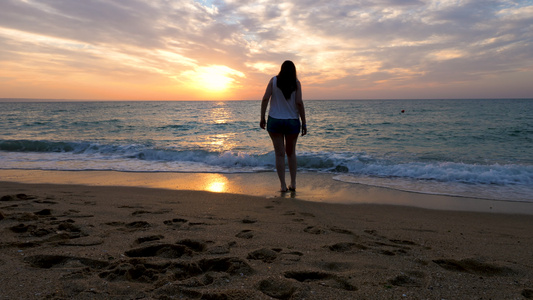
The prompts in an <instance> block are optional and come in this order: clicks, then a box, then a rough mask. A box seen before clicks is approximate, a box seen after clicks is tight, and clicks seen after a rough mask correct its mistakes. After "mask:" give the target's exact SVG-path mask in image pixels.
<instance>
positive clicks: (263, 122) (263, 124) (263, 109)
mask: <svg viewBox="0 0 533 300" xmlns="http://www.w3.org/2000/svg"><path fill="white" fill-rule="evenodd" d="M271 96H272V79H270V81H269V82H268V86H267V88H266V90H265V94H264V95H263V100H262V101H261V121H260V122H259V127H261V128H262V129H265V127H266V119H265V114H266V110H267V106H268V101H270V97H271Z"/></svg>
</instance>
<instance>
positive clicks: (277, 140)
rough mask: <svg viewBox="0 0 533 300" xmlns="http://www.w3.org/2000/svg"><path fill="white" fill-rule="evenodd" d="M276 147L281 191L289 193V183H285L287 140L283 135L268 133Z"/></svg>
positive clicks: (275, 152)
mask: <svg viewBox="0 0 533 300" xmlns="http://www.w3.org/2000/svg"><path fill="white" fill-rule="evenodd" d="M268 134H269V135H270V138H271V139H272V144H273V145H274V154H275V155H276V171H277V172H278V177H279V182H280V184H281V191H282V192H285V191H287V183H286V182H285V139H284V136H283V134H281V133H272V132H269V133H268Z"/></svg>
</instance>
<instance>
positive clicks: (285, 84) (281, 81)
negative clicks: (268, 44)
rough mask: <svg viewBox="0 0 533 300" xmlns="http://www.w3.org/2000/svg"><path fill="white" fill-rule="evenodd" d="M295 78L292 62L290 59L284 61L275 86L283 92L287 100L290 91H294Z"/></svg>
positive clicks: (294, 68)
mask: <svg viewBox="0 0 533 300" xmlns="http://www.w3.org/2000/svg"><path fill="white" fill-rule="evenodd" d="M297 80H298V79H297V77H296V66H295V65H294V63H293V62H292V61H290V60H286V61H284V62H283V64H282V65H281V70H280V71H279V74H278V79H277V86H278V88H279V89H280V90H281V91H282V92H283V96H285V99H287V100H289V99H290V98H291V94H292V92H294V91H296V87H297V84H296V82H297Z"/></svg>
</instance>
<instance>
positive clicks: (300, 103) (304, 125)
mask: <svg viewBox="0 0 533 300" xmlns="http://www.w3.org/2000/svg"><path fill="white" fill-rule="evenodd" d="M296 107H298V114H300V120H301V121H302V136H304V135H306V134H307V121H306V120H305V107H304V101H303V100H302V86H301V85H300V81H298V82H297V88H296Z"/></svg>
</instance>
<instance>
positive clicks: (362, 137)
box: [0, 99, 533, 202]
mask: <svg viewBox="0 0 533 300" xmlns="http://www.w3.org/2000/svg"><path fill="white" fill-rule="evenodd" d="M305 106H306V113H307V127H308V135H307V136H304V137H300V138H299V140H298V146H297V155H298V167H299V170H300V172H309V173H313V172H319V173H326V174H330V175H331V177H332V178H334V179H335V180H339V181H344V182H349V183H358V184H367V185H374V186H382V187H387V188H393V189H399V190H406V191H412V192H420V193H431V194H445V195H456V196H468V197H477V198H485V199H494V200H505V201H524V202H533V155H532V154H533V99H505V100H501V99H494V100H491V99H480V100H446V99H443V100H339V101H331V100H329V101H325V100H324V101H319V100H312V101H305ZM259 115H260V101H222V102H209V101H195V102H193V101H191V102H186V101H179V102H155V101H145V102H127V101H120V102H115V101H113V102H112V101H108V102H21V101H15V100H13V101H9V100H8V99H4V102H0V168H1V169H28V170H34V169H38V170H70V171H72V170H74V171H76V170H79V171H82V170H114V171H123V172H194V173H198V172H215V173H237V172H271V171H274V168H275V166H274V154H273V148H272V144H271V141H270V138H269V136H268V133H267V132H266V131H264V130H262V129H260V128H259ZM0 180H1V179H0Z"/></svg>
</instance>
